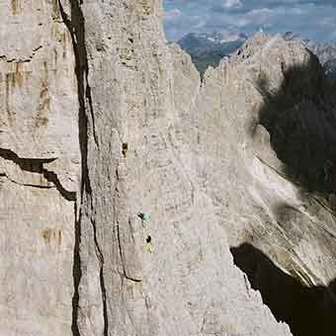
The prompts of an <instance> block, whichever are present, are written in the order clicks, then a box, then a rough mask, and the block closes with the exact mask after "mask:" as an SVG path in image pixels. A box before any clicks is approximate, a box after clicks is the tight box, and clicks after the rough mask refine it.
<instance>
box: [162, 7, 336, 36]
mask: <svg viewBox="0 0 336 336" xmlns="http://www.w3.org/2000/svg"><path fill="white" fill-rule="evenodd" d="M164 9H165V32H166V36H167V39H168V40H170V41H177V40H178V39H180V38H181V37H182V36H184V35H186V34H188V33H191V32H194V33H204V32H210V33H211V32H223V33H227V34H235V33H244V34H247V35H252V34H254V33H255V32H257V31H258V30H259V29H260V28H262V29H263V30H264V31H265V33H270V34H275V33H285V32H287V31H291V32H294V33H297V34H299V35H301V36H302V37H304V38H308V39H312V40H315V41H319V42H330V41H334V42H335V41H336V0H310V1H309V0H164Z"/></svg>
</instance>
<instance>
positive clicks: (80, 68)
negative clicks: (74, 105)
mask: <svg viewBox="0 0 336 336" xmlns="http://www.w3.org/2000/svg"><path fill="white" fill-rule="evenodd" d="M81 4H82V1H80V3H79V2H78V1H77V0H70V6H71V14H70V15H71V18H69V17H68V15H67V14H66V13H65V11H64V9H63V7H62V4H61V2H60V1H59V8H60V13H61V17H62V20H63V22H64V24H65V25H66V27H67V29H68V31H69V32H70V35H71V40H72V45H73V51H74V55H75V73H76V77H77V92H78V101H79V117H78V128H79V143H80V151H81V167H82V178H81V197H80V210H79V218H78V221H77V223H76V227H77V229H76V234H77V235H78V234H79V237H77V238H76V240H78V242H80V232H81V227H80V226H81V220H82V215H83V214H82V211H83V208H82V206H83V202H84V200H85V197H88V198H89V199H87V201H88V203H89V204H90V206H91V215H92V214H93V213H94V209H93V204H92V203H93V202H92V199H91V197H92V188H91V183H90V176H89V169H88V130H89V120H88V115H87V113H86V111H87V110H88V113H89V115H90V118H91V123H92V133H93V138H94V142H95V145H96V146H97V147H99V143H98V139H97V135H96V131H95V119H94V113H93V102H92V96H91V88H90V86H89V83H88V73H89V66H88V57H87V50H86V44H85V19H84V16H83V12H82V9H81V7H80V6H81ZM86 102H87V104H86ZM91 225H92V229H93V238H94V243H95V248H96V254H97V258H98V260H99V263H100V271H99V277H100V286H101V292H102V304H103V319H104V335H105V336H107V335H108V314H107V303H106V289H105V281H104V258H103V254H102V251H101V249H100V246H99V244H98V239H97V232H96V231H97V230H96V223H95V222H94V220H92V218H91ZM76 249H77V247H75V250H76ZM74 257H75V258H76V260H75V261H74V270H73V273H74V286H75V288H74V297H73V320H72V332H73V335H74V336H79V335H80V332H79V327H78V309H79V293H78V286H79V283H80V281H81V271H80V270H79V271H78V269H75V267H76V268H78V267H79V268H80V265H81V259H80V253H79V250H78V251H74ZM75 265H77V266H75ZM75 276H76V277H75Z"/></svg>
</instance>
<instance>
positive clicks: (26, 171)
mask: <svg viewBox="0 0 336 336" xmlns="http://www.w3.org/2000/svg"><path fill="white" fill-rule="evenodd" d="M162 16H163V14H162V8H161V2H160V1H157V0H139V1H121V0H113V1H109V2H106V1H85V2H83V3H82V2H80V1H76V0H60V1H46V0H45V1H34V2H33V1H28V0H27V1H23V0H21V1H20V0H16V1H11V2H8V3H7V2H6V3H5V2H1V3H0V17H1V19H2V20H1V23H0V26H1V29H0V34H1V35H0V36H1V42H0V95H1V97H2V99H1V100H0V111H1V114H0V197H1V203H0V223H1V225H2V230H1V234H0V238H1V239H0V242H1V243H0V244H1V245H0V249H1V266H0V279H1V286H2V291H1V296H0V303H1V304H0V307H1V308H0V309H1V310H0V312H1V316H0V334H4V335H9V336H11V335H34V336H35V335H43V336H44V335H51V334H52V335H75V336H89V335H90V336H91V335H102V336H107V335H109V336H110V335H118V336H122V335H125V336H126V335H127V336H131V335H153V336H154V335H155V336H156V335H162V336H164V335H188V336H189V335H195V336H196V335H199V336H201V335H214V334H216V335H223V336H224V335H260V336H261V335H265V336H266V335H270V334H274V335H279V336H280V335H290V331H289V328H288V327H287V325H285V324H284V323H279V322H278V321H277V320H276V319H275V318H274V317H273V315H272V313H271V311H270V309H269V308H268V307H267V306H265V305H263V302H262V298H261V295H260V293H259V292H257V291H254V290H253V289H252V288H251V285H250V282H249V280H248V278H247V276H246V275H245V274H243V272H241V271H240V270H239V269H238V268H237V267H236V266H234V262H233V257H232V255H231V253H230V247H231V246H232V245H239V244H240V243H243V242H249V243H251V242H252V241H256V242H257V243H258V244H256V246H257V247H259V248H260V249H262V250H263V251H264V252H265V253H269V254H270V255H271V256H272V257H274V258H273V259H274V260H275V262H277V263H278V264H280V265H281V267H282V268H283V269H284V270H285V271H286V272H288V273H290V267H292V268H293V269H294V270H297V267H294V266H293V265H294V262H291V261H289V262H287V263H286V262H285V261H286V260H287V261H288V259H286V258H287V257H286V256H285V257H281V253H280V250H278V249H276V248H274V244H273V243H274V242H277V243H279V244H281V248H282V249H281V251H286V249H287V248H288V246H290V248H292V245H294V244H296V245H295V246H296V248H297V251H296V253H297V254H298V255H300V256H302V255H303V254H307V253H308V252H309V251H311V250H313V249H314V244H313V243H314V241H313V237H314V234H315V233H316V232H317V233H316V234H318V235H320V234H321V232H322V231H321V230H320V231H319V230H318V229H316V226H315V225H314V223H315V222H318V223H321V222H322V219H324V218H327V216H329V215H330V213H329V212H328V211H326V210H325V209H324V208H323V207H322V206H321V204H320V205H319V206H318V209H319V214H318V216H316V218H315V217H314V218H311V217H309V213H310V212H309V211H312V210H309V211H308V210H307V211H306V210H301V208H300V206H301V205H302V206H304V204H301V203H300V200H299V198H298V196H297V194H296V193H297V189H295V188H296V187H295V186H294V182H288V181H287V182H285V181H283V180H282V178H280V177H279V176H278V175H277V174H275V173H274V169H273V168H276V169H277V168H279V167H280V166H281V163H280V161H279V160H278V159H277V157H276V155H275V152H274V150H273V149H272V147H271V144H270V140H269V136H268V134H270V133H271V130H268V132H269V133H268V132H267V131H266V126H264V127H261V126H260V125H259V126H258V124H259V123H260V120H259V119H258V118H259V114H258V111H262V108H263V107H264V105H265V102H266V99H265V98H264V97H263V96H262V95H261V93H260V92H262V89H263V88H264V87H263V86H262V85H261V86H260V85H259V84H260V83H261V84H262V83H264V82H263V81H261V82H260V81H259V82H258V78H259V77H260V78H261V79H263V76H264V75H269V76H274V83H273V84H274V85H273V89H274V90H276V89H277V88H279V86H280V85H281V84H280V83H281V80H282V76H283V75H282V74H281V73H282V72H281V71H283V69H282V68H281V67H282V64H284V65H291V64H292V63H293V64H294V63H295V64H305V63H307V62H306V61H307V60H308V58H309V57H308V56H309V55H308V54H306V51H305V50H304V49H300V48H299V49H298V47H297V46H295V45H294V44H290V43H289V42H286V43H285V42H281V41H280V42H279V41H278V42H277V43H278V44H275V49H274V50H275V51H274V53H275V54H278V55H280V56H279V57H280V58H281V57H282V58H283V60H278V59H276V56H275V55H273V56H274V58H273V56H272V58H270V59H272V60H273V61H274V62H273V63H272V62H270V64H269V63H267V62H265V59H266V57H265V58H262V57H261V58H257V60H258V61H256V62H255V64H254V65H255V66H252V67H247V66H246V64H245V63H244V62H242V61H241V59H240V58H239V57H238V56H239V55H238V56H237V59H235V60H234V61H233V63H232V64H230V65H222V66H220V67H219V69H217V70H210V71H209V72H208V73H207V74H206V76H205V82H204V83H203V84H201V83H200V78H199V75H198V73H197V71H196V69H195V67H194V66H193V64H192V63H191V59H190V57H189V56H187V55H186V54H185V53H183V52H182V51H181V50H180V49H179V48H178V47H177V46H174V45H171V46H168V45H167V43H166V40H165V37H164V34H163V31H162ZM266 42H267V41H260V43H259V47H260V49H261V50H267V48H266V49H264V46H265V45H267V43H266ZM272 48H273V47H272ZM272 50H273V49H272ZM249 52H250V53H251V54H253V53H254V50H253V48H252V49H251V50H250V49H249V48H247V51H246V50H245V51H244V53H243V54H242V55H241V58H243V59H245V58H246V59H248V58H249V57H247V56H246V55H247V54H246V53H249ZM275 59H276V60H275ZM281 69H282V70H281ZM314 69H315V68H314ZM255 76H256V77H257V78H256V77H255ZM260 78H259V79H260ZM272 78H273V77H272ZM246 79H248V80H246ZM258 83H259V84H258ZM258 85H259V86H260V88H259V86H258ZM254 133H255V134H256V135H253V134H254ZM252 135H253V136H252ZM264 161H265V162H266V161H267V162H268V163H269V164H270V165H272V167H273V165H274V167H273V168H270V167H268V166H266V165H265V163H264ZM280 168H281V167H280ZM251 184H252V185H251ZM272 186H273V187H272ZM272 188H273V189H272ZM284 199H286V200H287V203H290V206H292V207H295V209H296V208H297V209H299V210H298V211H300V214H303V215H302V216H305V218H306V217H309V218H311V222H309V225H308V224H307V226H308V227H309V228H308V229H307V230H312V231H311V232H314V234H307V236H305V237H304V239H303V238H302V236H303V235H304V232H303V231H300V232H299V234H297V235H295V236H294V235H293V237H299V238H300V241H299V242H297V241H294V240H293V239H287V240H286V239H285V238H286V237H287V236H285V233H283V232H287V233H286V234H291V232H292V231H291V230H294V229H296V227H294V228H293V226H292V223H293V221H292V219H291V218H292V217H291V216H290V220H289V221H286V220H283V221H282V220H278V221H276V219H275V218H274V216H273V214H274V211H275V210H274V208H275V206H276V205H277V204H278V203H279V202H280V201H284ZM280 203H281V202H280ZM287 203H286V204H287ZM280 205H281V204H280ZM323 209H324V210H323ZM293 211H294V210H293ZM295 211H296V210H295ZM296 213H297V212H295V214H296ZM280 215H281V214H280ZM294 217H295V216H294ZM286 218H287V217H286ZM295 218H297V217H295ZM328 220H329V222H328V225H327V228H326V229H325V230H324V231H326V230H329V231H330V230H331V229H332V225H334V224H333V223H334V221H333V219H332V218H329V217H328ZM298 221H299V219H298ZM279 223H283V225H280V226H281V228H279V226H278V224H279ZM288 223H289V224H288ZM305 223H308V222H307V221H305ZM285 224H288V226H287V227H285ZM268 225H270V228H271V232H273V233H274V236H275V237H276V238H275V240H273V241H272V240H271V238H270V236H267V235H266V233H265V231H266V229H267V226H268ZM259 230H263V231H262V233H263V234H258V232H259ZM314 230H315V231H314ZM316 230H317V231H316ZM329 231H328V232H329ZM278 232H281V233H282V234H278ZM309 232H310V231H309ZM330 232H331V231H330ZM330 232H329V233H325V232H324V233H323V234H324V235H322V234H321V236H322V237H323V239H325V240H324V241H327V242H328V244H325V245H323V246H322V243H321V244H320V245H319V244H318V245H319V249H318V251H322V252H323V253H324V254H327V253H329V252H330V251H331V249H332V247H333V243H332V239H331V238H330ZM264 233H265V234H264ZM300 242H301V243H302V244H299V243H300ZM284 253H285V252H284ZM300 253H301V254H300ZM291 256H292V255H291ZM291 256H289V257H291ZM289 257H288V258H289ZM316 258H317V256H316V255H315V254H314V255H313V254H312V258H311V260H308V258H307V259H304V263H301V264H300V263H299V266H300V267H301V268H300V271H302V269H304V270H305V274H304V275H303V278H304V280H307V279H309V280H311V281H312V283H313V284H318V283H325V284H326V283H327V282H328V281H329V280H330V279H331V278H332V277H333V276H334V273H333V271H332V267H331V266H330V265H333V264H332V263H331V264H330V265H329V266H330V267H329V266H328V267H329V268H327V269H326V268H324V267H322V266H316V265H317V259H316ZM289 259H290V258H289ZM235 260H236V263H237V264H238V262H237V258H235ZM307 265H308V266H307ZM240 266H241V265H240ZM293 272H294V271H293ZM246 273H248V272H247V271H246ZM307 274H308V275H307ZM312 279H313V280H312ZM251 282H252V284H253V281H252V280H251ZM307 282H309V281H308V280H307ZM278 318H279V317H278ZM282 319H283V318H282V317H281V316H280V318H279V320H282Z"/></svg>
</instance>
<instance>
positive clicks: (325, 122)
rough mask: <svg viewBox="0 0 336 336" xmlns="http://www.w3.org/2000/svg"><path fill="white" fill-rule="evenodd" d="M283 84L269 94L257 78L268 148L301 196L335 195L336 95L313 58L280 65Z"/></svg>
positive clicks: (266, 81) (263, 80)
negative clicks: (272, 151) (304, 194)
mask: <svg viewBox="0 0 336 336" xmlns="http://www.w3.org/2000/svg"><path fill="white" fill-rule="evenodd" d="M281 68H282V73H283V77H284V79H283V82H282V84H281V86H280V88H279V89H277V90H275V91H274V90H272V89H271V88H270V80H269V79H268V78H267V77H266V76H265V75H263V74H261V75H260V76H259V79H258V81H257V88H258V90H259V92H260V93H261V94H262V96H263V98H264V105H263V107H262V108H261V110H260V111H259V124H261V125H263V126H264V127H265V128H266V129H267V131H268V132H269V134H270V138H271V145H272V148H273V150H274V151H275V152H276V154H277V156H278V158H279V159H280V160H281V161H282V162H283V163H284V165H285V171H284V172H285V173H286V174H287V176H288V177H289V178H290V179H291V180H292V181H293V182H295V183H296V184H299V185H300V186H301V187H302V188H303V190H304V191H308V192H317V193H322V194H329V193H333V192H335V191H336V113H335V112H336V108H335V106H336V99H335V97H336V90H335V87H333V86H332V84H331V83H330V81H328V80H327V79H326V77H325V74H324V72H323V69H322V67H321V65H320V63H319V61H318V60H317V58H316V57H315V56H314V55H313V54H311V57H310V59H309V60H308V62H306V63H305V64H304V65H297V66H292V67H288V68H286V66H285V65H284V64H282V65H281Z"/></svg>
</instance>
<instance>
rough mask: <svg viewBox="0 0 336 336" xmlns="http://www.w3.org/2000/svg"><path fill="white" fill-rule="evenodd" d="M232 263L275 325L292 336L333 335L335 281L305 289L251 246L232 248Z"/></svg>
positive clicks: (335, 325) (335, 300)
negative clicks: (256, 292)
mask: <svg viewBox="0 0 336 336" xmlns="http://www.w3.org/2000/svg"><path fill="white" fill-rule="evenodd" d="M230 250H231V253H232V255H233V259H234V263H235V265H236V266H238V267H239V268H240V269H241V270H242V271H243V272H244V273H245V274H246V275H247V277H248V279H249V282H250V284H251V286H252V288H253V289H255V290H259V291H260V293H261V296H262V298H263V302H264V303H265V304H266V305H267V306H268V307H269V308H270V309H271V311H272V313H273V315H274V317H275V318H276V319H277V320H278V321H283V322H286V323H287V324H288V325H289V327H290V329H291V332H292V333H293V335H294V336H316V335H319V336H332V335H336V279H334V280H333V281H332V282H331V283H330V284H329V286H328V287H323V286H318V287H306V286H304V285H302V284H301V283H300V282H299V281H298V280H297V279H295V278H294V277H292V276H290V275H288V274H287V273H285V272H283V271H282V270H281V269H280V268H278V267H277V266H276V265H275V264H274V263H273V262H272V261H271V260H270V259H269V258H268V257H267V256H266V255H265V254H264V253H263V252H261V251H260V250H259V249H257V248H255V247H254V246H252V245H251V244H248V243H244V244H242V245H240V246H239V247H232V248H231V249H230Z"/></svg>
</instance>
